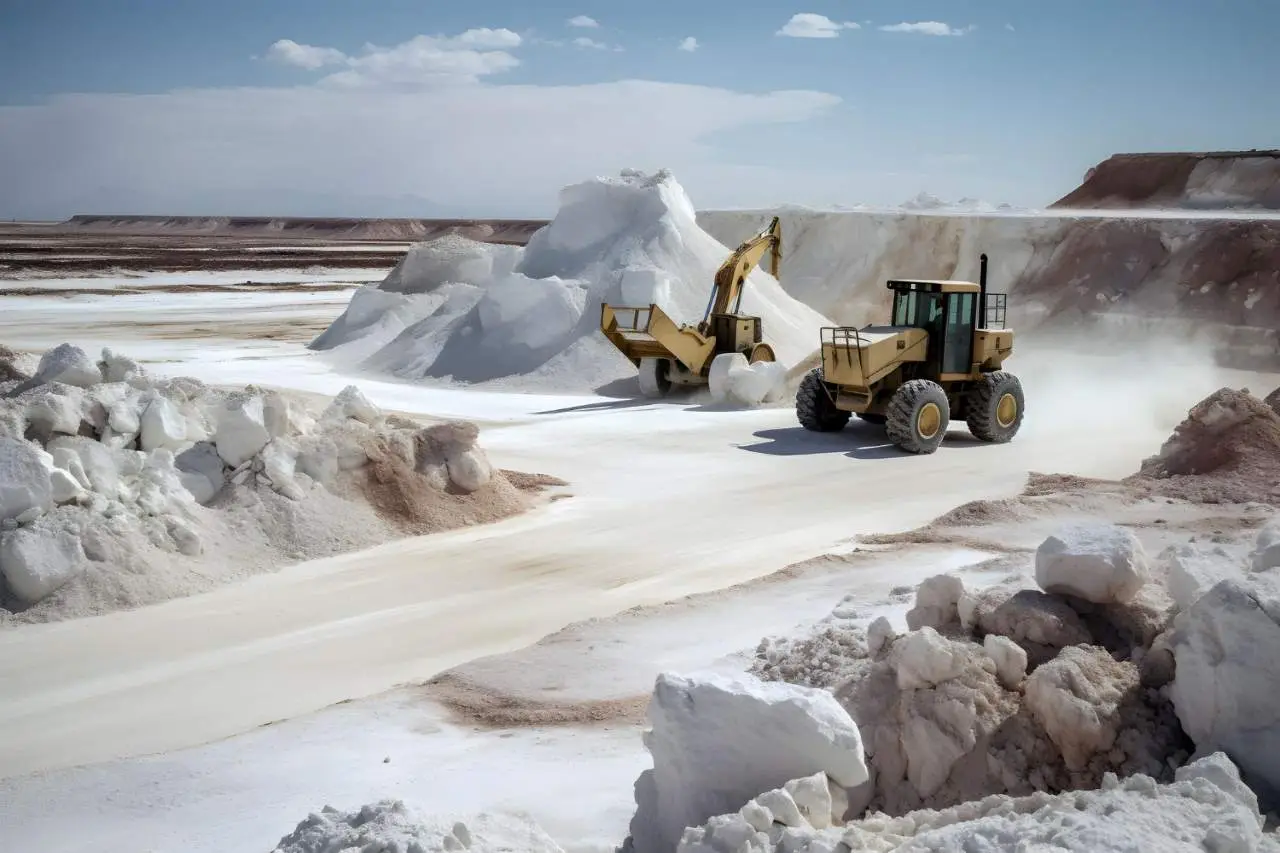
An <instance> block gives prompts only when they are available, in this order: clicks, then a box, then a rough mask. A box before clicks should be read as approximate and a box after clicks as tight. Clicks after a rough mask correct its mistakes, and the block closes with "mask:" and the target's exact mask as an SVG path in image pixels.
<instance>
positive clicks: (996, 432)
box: [965, 370, 1025, 444]
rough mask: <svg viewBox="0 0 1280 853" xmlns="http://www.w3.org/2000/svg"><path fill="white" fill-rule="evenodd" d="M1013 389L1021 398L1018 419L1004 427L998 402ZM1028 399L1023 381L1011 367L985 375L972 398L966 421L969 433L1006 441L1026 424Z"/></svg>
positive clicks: (986, 439)
mask: <svg viewBox="0 0 1280 853" xmlns="http://www.w3.org/2000/svg"><path fill="white" fill-rule="evenodd" d="M1009 390H1012V391H1014V392H1015V395H1016V396H1017V398H1018V418H1017V420H1015V421H1014V422H1013V426H1011V427H1010V428H1008V429H1003V428H1002V427H1001V426H1000V424H999V423H998V422H997V421H996V405H995V404H996V401H997V400H999V399H1000V397H1001V396H1002V395H1003V394H1004V393H1005V391H1009ZM1024 406H1025V401H1024V399H1023V395H1022V382H1021V381H1020V380H1019V379H1018V377H1017V376H1014V375H1013V374H1012V373H1010V372H1008V371H1007V370H996V371H992V372H991V373H986V374H983V377H982V381H981V384H979V385H978V387H977V389H976V390H974V392H973V396H972V397H971V398H970V400H969V417H968V418H967V419H966V421H965V424H966V425H967V426H968V427H969V432H970V433H972V434H973V437H974V438H976V439H978V440H979V441H988V442H991V443H993V444H1004V443H1006V442H1008V441H1010V440H1011V439H1012V438H1013V437H1014V435H1015V434H1017V432H1018V428H1019V427H1021V426H1022V415H1023V410H1024Z"/></svg>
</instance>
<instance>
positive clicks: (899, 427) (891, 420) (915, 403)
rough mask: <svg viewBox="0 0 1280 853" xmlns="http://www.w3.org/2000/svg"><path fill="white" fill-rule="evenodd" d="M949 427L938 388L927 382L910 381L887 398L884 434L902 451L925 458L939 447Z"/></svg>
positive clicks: (948, 411) (947, 410)
mask: <svg viewBox="0 0 1280 853" xmlns="http://www.w3.org/2000/svg"><path fill="white" fill-rule="evenodd" d="M950 423H951V405H950V404H949V403H948V402H947V394H946V392H945V391H943V390H942V386H941V385H939V384H938V383H937V382H931V381H930V380H928V379H912V380H911V381H910V382H904V383H903V384H902V385H901V386H899V388H898V390H897V391H895V392H894V393H893V397H892V398H890V400H889V411H888V416H887V418H886V419H885V432H886V433H888V436H889V440H890V441H891V442H893V443H894V444H895V445H897V446H898V447H899V448H901V449H902V450H905V451H907V452H908V453H917V454H926V453H933V452H934V451H935V450H937V449H938V447H939V446H940V445H941V444H942V439H943V438H945V437H946V435H947V427H948V426H949V425H950Z"/></svg>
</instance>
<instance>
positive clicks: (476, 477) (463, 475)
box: [446, 447, 493, 492]
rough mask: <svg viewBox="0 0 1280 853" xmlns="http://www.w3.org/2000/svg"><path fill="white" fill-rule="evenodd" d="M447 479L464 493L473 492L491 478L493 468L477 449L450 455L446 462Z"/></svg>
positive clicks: (483, 454) (482, 452) (481, 451)
mask: <svg viewBox="0 0 1280 853" xmlns="http://www.w3.org/2000/svg"><path fill="white" fill-rule="evenodd" d="M446 465H447V467H448V470H449V479H450V480H452V481H453V483H454V485H456V486H457V487H458V488H460V489H462V490H463V491H465V492H474V491H475V490H476V489H478V488H480V487H481V486H483V485H485V484H486V483H488V482H489V480H490V479H491V478H492V477H493V466H492V465H491V464H490V463H489V458H488V457H487V456H486V455H485V453H484V451H483V450H481V449H480V448H478V447H473V448H471V449H470V450H464V451H462V452H461V453H454V454H451V455H450V456H449V457H448V459H447V460H446Z"/></svg>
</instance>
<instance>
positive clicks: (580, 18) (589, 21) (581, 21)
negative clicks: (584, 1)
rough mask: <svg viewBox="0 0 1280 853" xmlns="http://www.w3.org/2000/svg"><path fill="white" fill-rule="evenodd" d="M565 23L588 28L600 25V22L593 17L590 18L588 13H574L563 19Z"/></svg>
mask: <svg viewBox="0 0 1280 853" xmlns="http://www.w3.org/2000/svg"><path fill="white" fill-rule="evenodd" d="M565 23H566V24H568V25H569V26H571V27H586V28H588V29H595V28H596V27H598V26H600V22H599V21H597V20H596V19H595V18H592V17H591V16H590V15H575V16H574V17H572V18H570V19H569V20H567V21H565Z"/></svg>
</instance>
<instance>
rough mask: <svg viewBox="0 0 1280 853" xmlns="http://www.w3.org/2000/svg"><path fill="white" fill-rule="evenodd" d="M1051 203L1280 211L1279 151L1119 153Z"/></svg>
mask: <svg viewBox="0 0 1280 853" xmlns="http://www.w3.org/2000/svg"><path fill="white" fill-rule="evenodd" d="M1050 207H1070V208H1109V209H1115V208H1179V209H1228V210H1231V209H1244V210H1280V151H1276V150H1268V151H1260V150H1252V151H1208V152H1170V153H1157V154H1116V155H1113V156H1112V157H1109V158H1107V159H1106V160H1104V161H1102V162H1101V163H1099V164H1098V165H1097V166H1094V167H1093V168H1092V169H1090V170H1089V172H1088V173H1087V174H1086V175H1085V178H1084V182H1083V183H1082V184H1081V185H1080V186H1079V187H1077V188H1076V189H1074V190H1072V191H1071V192H1070V193H1068V194H1067V195H1066V196H1064V197H1063V198H1061V199H1059V200H1058V201H1056V202H1054V203H1053V204H1052V205H1050Z"/></svg>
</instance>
